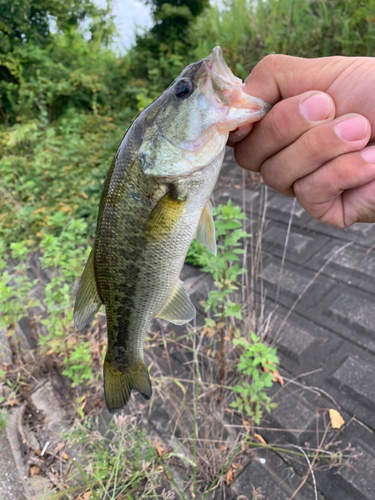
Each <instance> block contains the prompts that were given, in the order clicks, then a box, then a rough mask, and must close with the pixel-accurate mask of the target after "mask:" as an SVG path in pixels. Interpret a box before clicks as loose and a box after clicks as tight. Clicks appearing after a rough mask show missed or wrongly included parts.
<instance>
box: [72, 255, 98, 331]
mask: <svg viewBox="0 0 375 500" xmlns="http://www.w3.org/2000/svg"><path fill="white" fill-rule="evenodd" d="M101 305H102V301H101V299H100V297H99V294H98V290H97V288H96V280H95V271H94V251H93V250H91V253H90V255H89V258H88V260H87V262H86V267H85V269H84V271H83V274H82V278H81V284H80V286H79V290H78V293H77V297H76V303H75V304H74V323H75V325H76V327H77V329H78V330H79V331H80V332H82V330H83V329H84V328H85V327H86V326H87V325H88V324H89V323H90V321H92V320H93V318H94V316H95V314H96V313H97V312H98V310H99V308H100V306H101Z"/></svg>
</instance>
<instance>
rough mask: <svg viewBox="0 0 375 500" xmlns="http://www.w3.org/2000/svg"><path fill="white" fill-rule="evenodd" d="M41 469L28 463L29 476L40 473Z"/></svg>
mask: <svg viewBox="0 0 375 500" xmlns="http://www.w3.org/2000/svg"><path fill="white" fill-rule="evenodd" d="M41 472H42V470H41V469H40V468H39V467H38V466H37V465H30V476H31V477H34V476H37V475H38V474H40V473H41Z"/></svg>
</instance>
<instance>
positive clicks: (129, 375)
mask: <svg viewBox="0 0 375 500" xmlns="http://www.w3.org/2000/svg"><path fill="white" fill-rule="evenodd" d="M132 389H134V390H136V391H138V392H139V393H140V394H141V395H142V396H143V397H144V398H145V399H150V397H151V395H152V388H151V380H150V376H149V374H148V370H147V368H146V366H145V364H144V362H143V361H142V360H141V359H140V360H139V361H138V362H137V363H135V364H134V365H133V366H131V367H130V369H129V370H127V371H120V370H118V369H117V368H115V367H114V366H113V365H112V364H111V363H110V362H109V361H108V360H107V359H105V361H104V397H105V402H106V405H107V408H108V411H110V412H111V413H114V412H115V411H118V410H121V409H122V408H123V407H124V406H125V405H126V404H127V402H128V401H129V398H130V393H131V391H132Z"/></svg>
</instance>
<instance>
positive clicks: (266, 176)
mask: <svg viewBox="0 0 375 500" xmlns="http://www.w3.org/2000/svg"><path fill="white" fill-rule="evenodd" d="M260 173H261V175H262V177H263V180H264V182H265V183H266V184H267V185H268V186H270V187H271V188H272V189H275V190H276V191H281V190H282V185H281V183H280V178H279V176H278V175H277V172H275V168H274V164H273V162H272V161H271V160H269V161H265V162H264V163H263V164H262V165H261V168H260Z"/></svg>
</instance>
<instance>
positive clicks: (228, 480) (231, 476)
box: [225, 467, 234, 486]
mask: <svg viewBox="0 0 375 500" xmlns="http://www.w3.org/2000/svg"><path fill="white" fill-rule="evenodd" d="M233 479H234V469H233V467H231V468H230V469H229V470H228V472H227V476H226V478H225V483H226V485H227V486H229V485H230V484H232V482H233Z"/></svg>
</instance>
